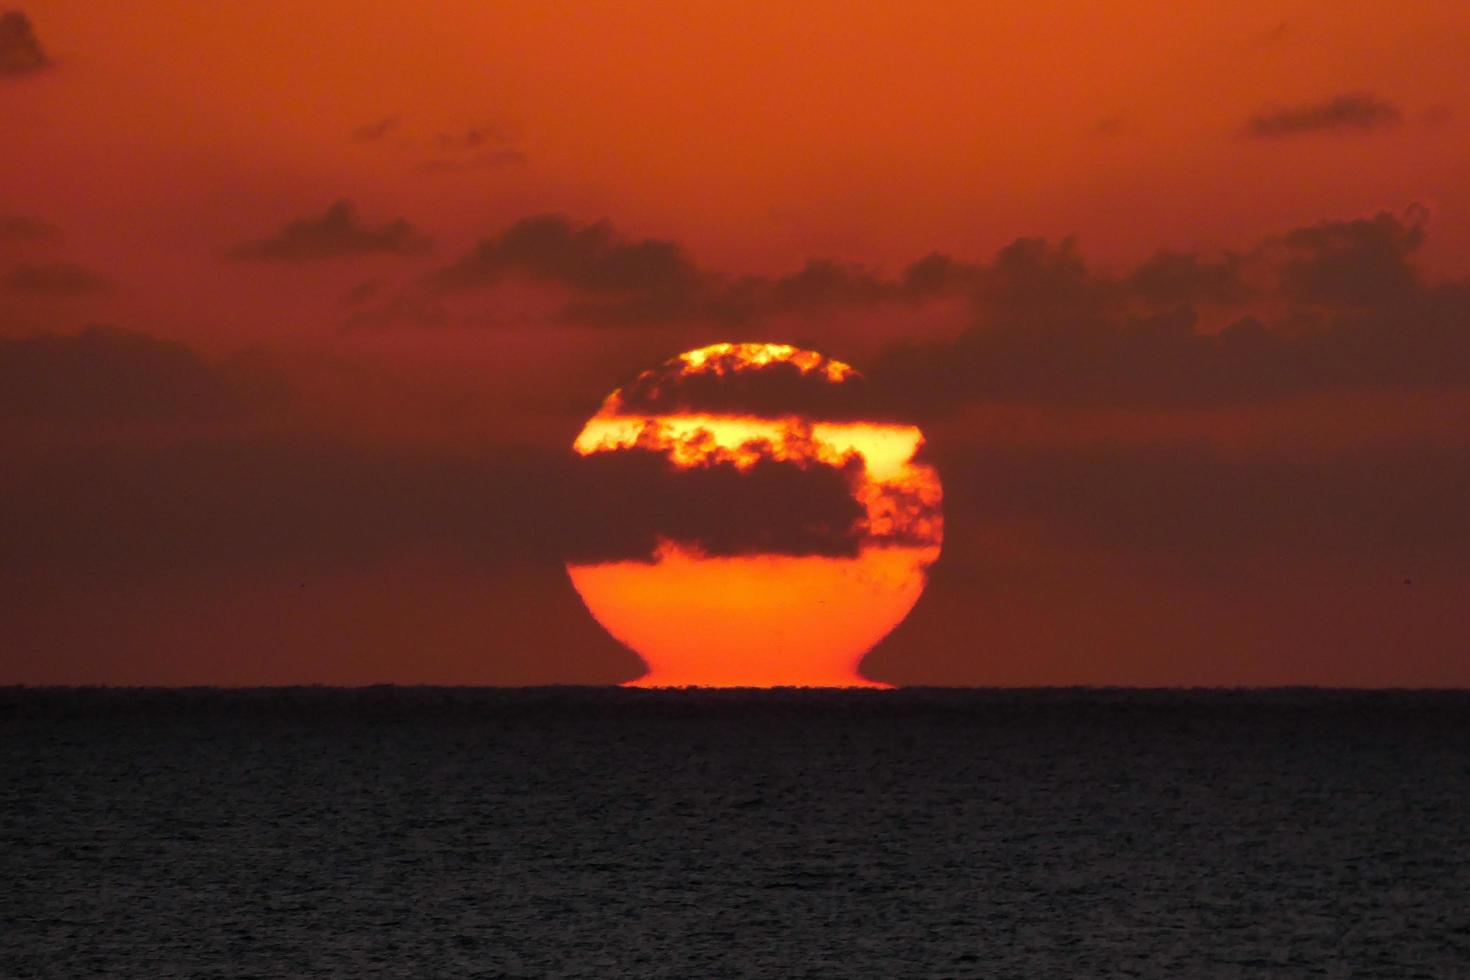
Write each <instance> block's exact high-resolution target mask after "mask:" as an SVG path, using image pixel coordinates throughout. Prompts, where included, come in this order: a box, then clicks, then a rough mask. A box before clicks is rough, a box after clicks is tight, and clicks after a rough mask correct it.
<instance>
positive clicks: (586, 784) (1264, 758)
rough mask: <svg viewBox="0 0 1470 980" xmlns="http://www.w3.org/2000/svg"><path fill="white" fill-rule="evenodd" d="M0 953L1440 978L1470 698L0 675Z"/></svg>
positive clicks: (42, 969)
mask: <svg viewBox="0 0 1470 980" xmlns="http://www.w3.org/2000/svg"><path fill="white" fill-rule="evenodd" d="M0 776H3V778H0V976H4V977H7V978H12V977H33V976H35V977H92V976H99V977H101V976H107V977H307V976H342V977H369V976H402V977H459V976H465V977H469V976H475V977H498V976H512V977H541V976H587V977H612V976H676V977H722V976H762V977H804V976H820V977H946V976H952V977H987V978H989V977H995V978H1003V977H1018V978H1067V977H1167V978H1189V977H1282V978H1295V977H1395V978H1398V977H1436V978H1464V977H1470V695H1467V694H1456V693H1408V692H1399V693H1395V692H1386V693H1351V692H1311V691H1267V692H1216V693H1210V692H1116V691H1049V692H1001V691H918V690H909V691H898V692H800V691H785V692H646V691H631V690H605V689H576V688H570V689H552V690H520V691H507V690H462V689H378V688H372V689H365V690H354V691H334V690H325V689H305V690H303V689H297V690H280V691H237V692H222V691H202V690H193V691H132V692H126V691H117V692H109V691H25V690H16V689H9V690H5V689H0Z"/></svg>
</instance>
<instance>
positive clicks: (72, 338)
mask: <svg viewBox="0 0 1470 980" xmlns="http://www.w3.org/2000/svg"><path fill="white" fill-rule="evenodd" d="M288 397H289V396H288V392H287V387H286V384H285V382H284V381H283V380H282V379H280V378H278V377H276V376H275V375H274V374H272V373H271V372H270V371H268V370H266V369H264V368H263V367H260V366H258V365H252V364H251V363H249V362H248V361H245V360H241V359H236V360H233V361H230V362H226V363H224V364H212V363H209V362H207V361H205V360H204V359H203V358H202V357H200V356H199V355H198V354H197V353H195V352H194V351H193V350H192V349H191V348H189V347H187V346H186V345H184V344H181V343H178V342H176V341H169V340H161V339H158V338H155V337H152V336H149V335H148V334H144V333H139V332H137V331H130V330H120V329H117V328H113V327H90V328H88V329H85V330H82V331H80V332H78V333H74V334H34V335H31V336H26V337H9V338H7V337H0V422H4V423H18V422H45V423H51V422H70V423H82V424H89V425H98V424H107V423H112V422H140V421H153V422H158V421H201V420H214V421H219V420H224V419H231V418H238V417H241V416H243V415H246V414H248V413H250V412H252V411H254V410H256V409H260V408H264V407H267V406H271V405H279V404H282V403H283V402H285V401H286V400H287V398H288Z"/></svg>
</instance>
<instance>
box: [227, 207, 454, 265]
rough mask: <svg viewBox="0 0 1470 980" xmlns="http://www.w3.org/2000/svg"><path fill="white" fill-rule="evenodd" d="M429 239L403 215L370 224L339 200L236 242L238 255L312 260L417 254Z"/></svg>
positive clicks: (269, 259)
mask: <svg viewBox="0 0 1470 980" xmlns="http://www.w3.org/2000/svg"><path fill="white" fill-rule="evenodd" d="M429 247H430V241H429V239H428V238H426V237H424V236H423V235H421V234H420V233H419V232H418V230H417V229H416V228H414V226H413V225H412V224H411V223H409V222H408V221H407V220H405V219H403V218H398V219H395V220H393V221H390V222H388V223H387V224H384V225H379V226H377V227H372V226H369V225H365V224H363V223H362V221H361V219H359V218H358V216H357V211H356V209H355V208H354V207H353V205H352V202H351V201H346V200H343V201H338V202H336V203H335V204H333V205H331V206H330V207H328V208H327V210H326V211H325V212H323V213H322V214H321V215H319V216H317V217H311V218H297V219H296V220H295V221H292V222H289V223H288V224H287V225H286V226H285V227H283V228H282V229H281V230H280V231H279V232H277V233H276V234H275V235H272V236H271V237H269V238H264V239H261V240H260V241H255V242H247V243H245V244H243V245H238V246H236V247H235V248H234V249H232V250H231V251H230V255H231V256H232V257H233V258H237V259H253V260H264V261H278V262H311V261H316V260H318V259H332V258H339V257H343V256H351V255H370V254H375V253H376V254H389V255H418V254H421V253H423V252H426V251H428V249H429Z"/></svg>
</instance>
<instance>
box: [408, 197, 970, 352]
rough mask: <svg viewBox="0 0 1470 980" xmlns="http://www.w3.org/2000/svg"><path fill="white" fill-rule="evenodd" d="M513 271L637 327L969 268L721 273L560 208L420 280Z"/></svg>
mask: <svg viewBox="0 0 1470 980" xmlns="http://www.w3.org/2000/svg"><path fill="white" fill-rule="evenodd" d="M511 276H521V277H526V278H530V279H536V280H541V281H545V282H548V283H554V284H557V285H560V286H564V287H567V288H569V289H571V290H573V291H574V292H575V293H578V294H579V295H577V296H576V298H574V299H573V300H571V301H570V302H568V303H567V304H566V306H565V307H564V308H563V309H562V311H561V314H560V319H562V320H565V321H569V322H575V323H589V324H608V325H638V324H648V323H668V322H688V321H696V320H698V321H707V322H711V323H720V324H725V325H735V324H743V323H749V322H751V321H754V320H757V319H759V318H761V317H766V316H771V315H774V314H781V313H797V314H808V315H812V314H816V313H819V312H821V311H824V310H829V309H835V308H842V307H870V306H875V305H879V304H883V303H913V302H919V301H923V300H925V299H929V298H932V297H935V296H938V295H942V294H948V293H954V292H957V291H958V290H960V289H962V288H964V286H965V285H966V284H967V283H969V281H970V279H971V278H972V276H973V269H971V268H970V267H968V266H966V265H965V264H964V263H961V262H958V261H956V260H954V259H951V258H950V257H948V256H943V255H938V254H935V255H930V256H927V257H925V258H924V259H921V260H920V261H918V262H916V263H914V264H913V265H912V266H910V267H909V268H907V269H906V270H904V272H903V274H902V275H901V276H900V277H898V278H887V277H884V276H883V275H881V274H879V273H877V272H874V271H872V270H869V269H866V268H864V267H863V266H860V265H854V264H850V263H843V262H838V261H835V260H832V259H821V258H818V259H812V260H810V261H808V262H807V264H806V265H805V266H803V267H802V268H801V269H799V270H797V271H796V272H794V273H792V274H790V275H787V276H782V277H778V278H769V277H764V276H746V277H741V278H733V279H732V278H730V277H727V276H723V275H721V274H719V273H717V272H713V271H710V270H705V269H701V268H699V267H698V266H697V265H696V264H695V263H694V262H693V260H692V259H690V258H689V256H688V254H687V253H686V252H685V251H684V249H683V248H682V247H681V246H679V245H678V244H676V243H674V242H669V241H664V240H659V239H652V238H646V239H629V238H627V237H625V236H624V235H622V234H621V233H620V232H618V231H617V230H616V229H615V228H614V227H613V226H612V224H611V223H609V222H607V221H598V222H594V223H590V224H585V223H579V222H575V221H572V220H571V219H569V218H566V217H564V216H562V215H538V216H535V217H531V218H526V219H523V220H521V221H519V222H517V223H516V224H514V225H512V226H511V227H510V228H508V229H506V230H505V231H504V232H502V233H501V234H500V235H497V236H495V237H493V238H487V239H485V240H483V241H482V242H480V243H479V245H477V246H476V247H475V248H474V249H472V250H471V251H470V252H469V253H468V254H466V255H464V256H463V257H461V258H460V259H459V260H458V261H456V262H454V263H452V264H450V265H449V266H446V267H445V268H443V269H441V270H440V271H439V272H438V273H436V274H435V275H434V276H433V277H432V278H431V280H430V285H431V286H432V288H434V289H436V290H439V291H444V292H462V291H465V290H469V289H474V288H481V287H489V286H494V285H497V284H499V283H502V282H504V281H505V280H506V278H507V277H511Z"/></svg>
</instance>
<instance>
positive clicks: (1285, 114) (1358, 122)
mask: <svg viewBox="0 0 1470 980" xmlns="http://www.w3.org/2000/svg"><path fill="white" fill-rule="evenodd" d="M1402 121H1403V113H1402V112H1401V111H1400V110H1399V107H1398V106H1396V105H1394V104H1393V103H1392V102H1386V101H1384V100H1382V99H1379V98H1376V97H1374V96H1372V95H1369V94H1367V93H1365V92H1349V93H1346V94H1344V95H1338V96H1334V97H1333V98H1330V99H1326V100H1324V101H1321V102H1310V103H1306V104H1304V105H1295V106H1280V107H1273V108H1268V109H1262V110H1261V111H1259V112H1257V113H1256V114H1255V115H1254V116H1252V117H1251V118H1250V121H1249V122H1248V123H1247V124H1246V133H1247V135H1250V136H1254V137H1258V138H1261V139H1279V138H1281V137H1285V136H1299V135H1301V134H1304V133H1333V132H1336V133H1342V132H1367V131H1369V130H1374V129H1387V128H1389V127H1392V126H1397V125H1398V124H1399V123H1400V122H1402Z"/></svg>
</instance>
